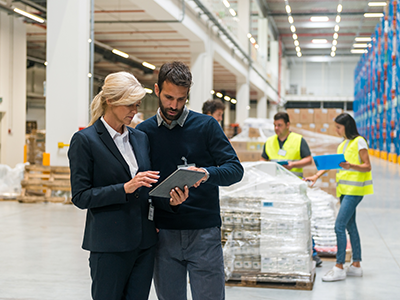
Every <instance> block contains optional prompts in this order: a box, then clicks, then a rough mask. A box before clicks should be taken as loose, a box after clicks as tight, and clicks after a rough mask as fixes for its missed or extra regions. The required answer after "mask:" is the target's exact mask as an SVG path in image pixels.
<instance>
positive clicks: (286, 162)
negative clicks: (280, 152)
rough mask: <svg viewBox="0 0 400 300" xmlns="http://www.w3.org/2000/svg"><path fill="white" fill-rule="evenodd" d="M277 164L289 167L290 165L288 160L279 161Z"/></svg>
mask: <svg viewBox="0 0 400 300" xmlns="http://www.w3.org/2000/svg"><path fill="white" fill-rule="evenodd" d="M276 163H277V164H279V165H281V166H287V165H288V164H289V162H288V161H287V160H278V161H276Z"/></svg>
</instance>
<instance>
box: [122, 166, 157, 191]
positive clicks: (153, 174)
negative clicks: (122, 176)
mask: <svg viewBox="0 0 400 300" xmlns="http://www.w3.org/2000/svg"><path fill="white" fill-rule="evenodd" d="M158 173H160V172H158V171H146V172H140V173H137V174H136V175H135V177H133V178H132V179H131V180H129V181H128V182H127V183H125V184H124V190H125V193H127V194H131V193H133V192H134V191H136V190H137V189H138V188H140V187H142V186H145V187H152V184H153V183H156V182H157V181H158V178H159V177H160V176H159V175H158Z"/></svg>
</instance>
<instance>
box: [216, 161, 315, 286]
mask: <svg viewBox="0 0 400 300" xmlns="http://www.w3.org/2000/svg"><path fill="white" fill-rule="evenodd" d="M243 166H244V169H245V173H244V177H243V179H242V181H241V182H239V183H237V184H235V185H232V186H230V187H221V188H220V195H221V216H222V220H223V222H222V228H221V229H222V234H223V237H222V238H223V239H226V240H227V241H226V243H225V246H224V257H225V264H226V265H225V267H226V278H227V280H228V279H237V278H242V279H243V277H244V276H245V277H246V278H248V279H249V280H250V278H252V280H257V281H271V280H276V279H277V278H278V277H279V278H280V279H282V280H279V281H299V280H302V278H303V279H304V278H308V281H309V280H310V274H311V271H312V266H313V264H312V260H311V234H310V218H311V205H310V200H309V198H308V197H307V185H306V183H305V182H303V181H302V180H300V179H298V178H297V177H296V176H294V175H293V174H292V173H291V172H289V171H287V170H286V169H285V168H283V167H282V166H280V165H279V164H276V163H274V162H251V163H250V162H247V163H243ZM232 257H233V258H232ZM304 280H305V279H304Z"/></svg>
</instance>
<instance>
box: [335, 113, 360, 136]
mask: <svg viewBox="0 0 400 300" xmlns="http://www.w3.org/2000/svg"><path fill="white" fill-rule="evenodd" d="M335 122H336V123H338V124H340V125H343V126H344V132H345V135H346V138H347V139H349V140H353V139H355V138H356V137H358V136H360V134H359V133H358V130H357V125H356V121H354V119H353V117H352V116H350V115H349V114H348V113H341V114H340V115H338V116H337V117H336V118H335Z"/></svg>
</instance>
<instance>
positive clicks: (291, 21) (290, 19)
mask: <svg viewBox="0 0 400 300" xmlns="http://www.w3.org/2000/svg"><path fill="white" fill-rule="evenodd" d="M288 21H289V23H290V24H293V22H294V19H293V17H292V16H289V17H288Z"/></svg>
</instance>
